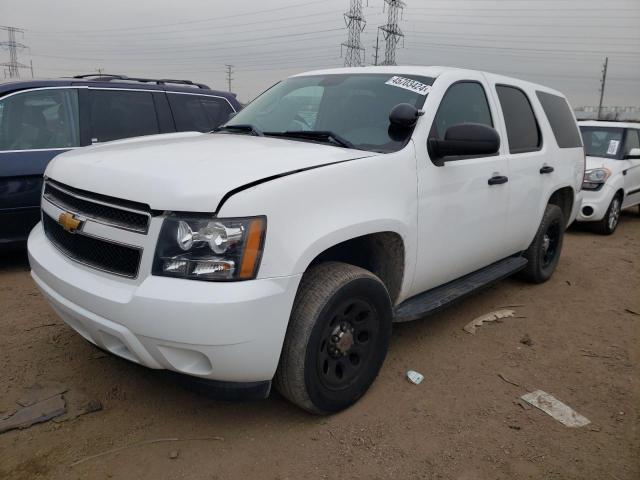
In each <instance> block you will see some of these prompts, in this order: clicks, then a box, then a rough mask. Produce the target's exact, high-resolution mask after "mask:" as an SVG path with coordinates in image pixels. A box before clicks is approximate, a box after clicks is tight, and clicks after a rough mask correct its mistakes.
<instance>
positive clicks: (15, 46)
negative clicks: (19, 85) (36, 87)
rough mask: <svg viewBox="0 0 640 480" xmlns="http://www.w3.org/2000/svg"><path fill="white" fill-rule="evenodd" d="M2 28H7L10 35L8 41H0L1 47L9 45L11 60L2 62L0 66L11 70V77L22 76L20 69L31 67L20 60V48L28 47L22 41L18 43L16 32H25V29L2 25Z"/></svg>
mask: <svg viewBox="0 0 640 480" xmlns="http://www.w3.org/2000/svg"><path fill="white" fill-rule="evenodd" d="M0 30H5V31H6V32H7V35H8V37H9V40H8V41H6V42H0V47H7V48H8V49H9V61H8V62H4V63H0V67H7V68H8V72H9V78H20V69H21V68H29V67H28V66H27V65H24V64H22V63H20V62H19V61H18V50H27V49H28V47H27V46H26V45H24V44H22V43H18V41H17V40H16V34H17V33H22V34H24V30H22V29H20V28H16V27H6V26H0ZM31 76H33V66H31Z"/></svg>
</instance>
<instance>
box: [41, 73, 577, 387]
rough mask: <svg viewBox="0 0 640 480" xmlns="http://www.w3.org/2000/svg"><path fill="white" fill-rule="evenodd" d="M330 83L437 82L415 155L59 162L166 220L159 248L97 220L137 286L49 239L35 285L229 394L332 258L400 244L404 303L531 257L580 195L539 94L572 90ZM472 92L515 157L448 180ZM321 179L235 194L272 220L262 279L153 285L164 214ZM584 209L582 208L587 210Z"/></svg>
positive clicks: (343, 152) (272, 345)
mask: <svg viewBox="0 0 640 480" xmlns="http://www.w3.org/2000/svg"><path fill="white" fill-rule="evenodd" d="M313 73H314V72H311V73H307V75H308V74H313ZM316 73H318V74H322V73H384V74H389V76H390V77H391V76H396V75H397V76H400V75H405V76H413V75H423V76H427V77H431V78H436V77H437V78H436V80H435V82H434V85H433V87H432V88H431V93H430V94H429V95H428V96H427V98H426V102H425V106H424V108H423V110H424V111H425V115H423V116H422V117H420V118H419V119H418V123H417V125H416V128H415V131H414V133H413V136H412V138H411V140H410V141H409V142H408V143H407V145H406V147H405V148H403V149H402V150H400V151H398V152H395V153H390V154H379V153H375V152H365V151H359V150H352V149H344V148H339V147H335V146H330V145H321V144H316V143H306V142H300V141H294V140H286V139H279V138H264V137H255V136H249V135H231V134H216V135H209V134H197V133H185V134H173V135H158V136H151V137H144V138H136V139H128V140H124V141H117V142H110V143H105V144H101V145H99V146H93V147H88V148H84V149H81V150H77V151H74V152H67V153H64V154H62V155H60V156H58V157H57V158H56V159H55V160H54V161H53V162H51V163H50V164H49V167H48V169H47V172H46V175H47V176H49V177H51V178H52V179H54V180H57V181H59V182H60V183H62V184H65V185H69V186H71V187H76V188H79V189H82V190H85V191H88V192H95V193H100V194H103V195H108V196H111V197H116V198H122V199H127V200H132V201H136V202H140V203H144V204H148V205H150V206H151V208H153V209H154V210H159V211H160V212H161V213H160V214H158V215H156V216H154V217H152V219H151V224H150V227H149V232H148V234H147V235H141V234H137V233H133V232H127V231H124V230H121V229H118V228H115V227H113V226H109V225H104V224H100V223H98V222H94V221H91V220H90V219H89V220H87V222H86V223H85V227H84V228H85V231H86V232H88V233H90V234H92V235H95V236H99V237H103V238H106V239H109V240H111V241H115V242H121V243H127V244H130V245H134V246H136V247H139V248H141V249H142V250H143V254H142V261H141V264H140V269H139V274H138V277H137V278H135V279H130V278H120V277H116V276H114V275H111V274H109V273H105V272H100V271H97V270H95V269H93V268H90V267H87V266H83V265H81V264H79V263H77V262H74V261H72V260H70V259H68V258H67V257H65V256H64V255H62V254H61V253H60V252H58V251H57V250H56V249H55V248H54V247H53V246H52V245H51V243H50V242H49V241H48V240H47V239H46V238H45V236H44V234H43V231H42V228H41V227H40V226H38V227H36V228H35V229H34V231H33V232H32V234H31V236H30V239H29V255H30V262H31V266H32V271H33V277H34V279H35V280H36V282H37V283H38V285H39V286H40V288H41V289H42V290H43V292H44V293H45V295H46V296H47V298H48V299H49V301H50V302H51V303H52V305H53V306H54V308H55V309H56V311H57V312H58V314H59V315H60V316H61V317H62V318H63V319H64V320H65V321H67V322H68V323H69V324H70V325H71V326H72V327H73V328H75V329H76V330H78V331H79V332H80V333H81V334H82V335H83V336H85V338H87V339H88V340H89V341H92V342H94V343H96V344H97V345H100V346H102V347H103V348H107V349H111V351H115V353H116V354H119V355H121V356H124V357H125V358H129V359H132V360H134V361H137V362H139V363H141V364H143V365H147V366H149V367H151V368H167V369H172V370H176V371H180V372H183V373H190V374H195V375H199V376H203V377H206V378H211V379H217V380H226V381H257V380H269V379H271V378H272V376H273V374H274V372H275V369H276V367H277V364H278V360H279V356H280V350H281V347H282V343H283V340H284V336H285V333H286V329H287V323H288V320H289V316H290V313H291V307H292V304H293V299H294V297H295V294H296V292H297V289H298V284H299V281H300V278H301V276H302V274H303V273H304V272H305V271H306V270H307V268H308V266H309V264H310V263H311V262H312V260H313V259H314V258H316V257H317V256H318V255H319V254H320V253H322V252H324V251H326V250H327V249H328V248H330V247H332V246H335V245H337V244H339V243H341V242H344V241H346V240H349V239H353V238H355V237H358V236H362V235H367V234H372V233H378V232H393V233H396V234H397V235H398V236H399V237H400V238H401V239H402V241H403V243H404V251H405V256H404V272H403V277H402V285H401V291H400V295H399V298H398V299H397V301H398V302H401V301H403V300H405V299H407V298H409V297H411V296H413V295H416V294H418V293H421V292H423V291H425V290H427V289H429V288H433V287H435V286H438V285H442V284H443V283H446V282H448V281H450V280H453V279H455V278H458V277H460V276H463V275H466V274H468V273H470V272H472V271H474V270H477V269H479V268H482V267H485V266H487V265H489V264H491V263H493V262H495V261H496V260H499V259H502V258H505V257H507V256H509V255H513V254H516V253H518V252H520V251H522V250H525V249H526V248H527V246H528V245H529V244H530V242H531V240H532V238H533V236H534V235H535V232H536V230H537V228H538V226H539V224H540V219H541V218H542V212H543V211H544V208H545V206H546V204H547V200H548V198H549V196H550V194H551V192H553V191H554V190H555V189H557V188H560V187H565V186H571V187H572V188H573V190H574V191H578V190H579V186H580V184H581V182H582V176H583V156H582V149H563V150H560V149H558V148H557V146H556V145H555V143H554V141H553V140H552V139H553V137H552V135H551V133H550V127H549V125H548V122H547V120H546V116H544V115H541V114H540V106H539V104H538V102H537V98H536V96H535V95H534V94H532V93H531V92H534V91H535V90H542V91H546V92H549V93H554V94H556V95H559V93H558V92H555V91H552V90H549V89H548V88H546V87H542V86H536V85H532V84H529V83H527V82H522V81H519V80H514V79H509V78H505V77H498V76H493V75H489V74H484V73H482V72H475V71H470V70H458V69H449V68H443V67H381V68H357V69H337V70H334V71H328V72H327V71H324V72H316ZM465 80H474V81H478V82H480V83H481V84H482V85H483V86H484V87H485V90H486V91H487V97H488V101H489V104H490V108H491V112H492V115H493V118H494V119H495V128H496V129H497V131H498V133H499V134H500V136H501V138H502V139H503V145H502V147H501V150H500V152H499V155H496V156H491V157H485V158H475V159H467V160H461V161H455V162H449V163H446V164H445V166H443V167H437V166H436V165H434V164H433V163H432V162H431V160H430V157H429V154H428V151H427V137H428V133H429V130H430V128H431V125H432V122H433V119H434V116H435V112H436V111H437V109H438V107H439V105H440V102H441V100H442V97H443V95H444V92H445V91H446V90H447V88H448V87H449V86H451V85H452V84H453V83H455V82H458V81H465ZM496 83H507V84H510V85H514V86H517V87H519V88H522V89H525V90H526V91H527V92H528V94H529V97H530V100H531V102H532V104H533V105H534V108H535V110H536V113H537V115H538V122H539V123H540V127H541V130H542V132H543V135H544V137H545V147H544V148H543V150H542V151H541V153H539V154H538V155H537V156H536V155H532V156H531V157H528V158H524V157H516V156H511V155H509V154H508V153H507V152H508V148H507V145H506V138H507V136H506V132H505V126H504V121H503V120H502V116H501V111H500V107H499V104H498V102H497V98H496V95H495V91H494V90H495V85H496ZM414 87H415V85H414ZM416 88H417V87H416ZM349 160H352V161H349ZM329 164H331V165H329ZM525 164H526V166H523V165H525ZM544 164H547V165H551V166H554V168H555V171H554V174H553V175H545V176H541V175H540V174H539V172H538V170H539V168H540V167H541V166H542V165H544ZM312 167H322V168H312ZM307 168H311V169H309V170H306V171H303V172H299V173H296V174H293V175H287V176H282V177H279V178H277V179H274V180H272V181H267V182H264V183H260V184H258V185H255V186H253V187H251V188H248V189H245V190H242V191H240V192H238V193H236V194H234V195H232V196H230V197H228V199H227V200H226V201H225V203H224V205H223V206H222V208H221V209H220V211H219V212H218V215H219V216H220V217H245V216H253V215H265V216H266V217H267V233H266V237H265V248H264V252H263V255H262V261H261V265H260V269H259V271H258V278H257V279H256V280H253V281H244V282H229V283H222V282H201V281H195V280H180V279H175V278H165V277H157V276H152V275H151V268H152V262H153V259H154V253H155V248H156V241H157V238H158V235H159V232H160V228H161V226H162V223H163V220H164V216H163V215H164V214H163V213H162V211H182V212H199V213H209V214H213V213H214V212H215V210H216V209H217V208H218V205H219V204H220V201H221V200H222V199H223V198H224V197H225V195H226V194H228V193H229V192H231V191H233V190H234V189H237V188H238V187H241V186H243V185H246V184H248V183H251V182H255V181H258V180H262V179H265V178H267V177H272V176H274V177H277V176H279V175H281V174H284V173H287V172H291V171H296V170H301V169H307ZM497 174H500V175H505V176H508V177H509V182H508V183H506V184H503V185H496V186H489V185H488V183H487V182H488V180H489V178H490V177H492V176H494V175H497ZM574 203H575V204H576V205H575V206H574V211H575V210H577V208H578V207H579V203H580V202H579V197H577V199H576V202H574ZM58 213H59V212H58V210H56V209H55V208H54V207H51V206H45V214H52V215H53V216H54V218H56V217H55V215H56V214H58ZM114 339H117V340H118V341H119V342H120V343H117V342H116V341H115V340H114ZM116 344H117V345H118V347H117V348H116V347H115V346H114V345H116ZM123 346H126V348H124V347H123Z"/></svg>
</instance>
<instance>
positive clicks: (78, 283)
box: [28, 224, 301, 382]
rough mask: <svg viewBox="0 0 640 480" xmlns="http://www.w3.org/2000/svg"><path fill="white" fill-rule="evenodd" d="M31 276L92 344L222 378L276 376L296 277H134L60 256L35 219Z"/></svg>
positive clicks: (158, 365) (30, 246)
mask: <svg viewBox="0 0 640 480" xmlns="http://www.w3.org/2000/svg"><path fill="white" fill-rule="evenodd" d="M28 250H29V262H30V264H31V275H32V277H33V279H34V280H35V282H36V284H37V285H38V287H39V288H40V290H42V292H43V294H44V295H45V297H46V298H47V299H48V300H49V302H50V303H51V306H52V307H53V309H54V310H55V311H56V313H57V314H58V315H59V316H60V317H61V318H62V319H63V320H64V321H65V322H66V323H67V324H68V325H69V326H71V327H72V328H73V329H74V330H76V331H77V332H78V333H79V334H80V335H82V336H83V337H84V338H85V339H87V340H88V341H90V342H91V343H93V344H95V345H97V346H99V347H101V348H103V349H105V350H107V351H109V352H111V353H113V354H115V355H118V356H120V357H123V358H126V359H128V360H131V361H132V362H136V363H139V364H141V365H144V366H146V367H149V368H155V369H168V370H172V371H175V372H179V373H183V374H187V375H192V376H196V377H201V378H205V379H210V380H218V381H224V382H262V381H265V380H271V378H272V377H273V375H274V374H275V371H276V368H277V365H278V360H279V357H280V351H281V348H282V343H283V341H284V336H285V333H286V329H287V323H288V321H289V315H290V312H291V308H292V305H293V300H294V297H295V294H296V291H297V288H298V283H299V281H300V277H301V275H295V276H290V277H279V278H268V279H260V280H252V281H246V282H228V283H222V282H220V283H214V282H200V281H195V280H182V279H175V278H164V277H155V276H148V277H146V278H144V279H142V280H141V281H140V282H137V283H132V282H128V281H126V280H123V279H119V278H118V277H115V276H110V275H108V274H103V273H100V272H97V271H95V270H92V269H91V268H90V267H86V266H83V265H80V264H78V263H76V262H74V261H73V260H70V259H69V258H67V257H66V256H64V255H63V254H61V253H60V252H59V251H58V250H57V249H56V248H55V247H54V246H53V245H52V244H51V243H50V242H49V240H48V239H47V238H46V236H45V234H44V231H43V229H42V225H41V224H38V225H37V226H36V227H35V228H34V229H33V231H32V232H31V235H30V236H29V241H28Z"/></svg>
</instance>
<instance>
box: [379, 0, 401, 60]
mask: <svg viewBox="0 0 640 480" xmlns="http://www.w3.org/2000/svg"><path fill="white" fill-rule="evenodd" d="M384 3H385V7H386V8H387V24H386V25H382V26H381V27H378V28H379V29H380V30H381V31H382V34H383V36H384V40H385V42H386V47H385V50H384V61H383V62H382V65H395V64H396V48H397V47H398V43H399V42H400V39H404V33H402V30H400V27H399V26H398V15H399V13H400V12H401V11H402V9H403V8H404V6H405V3H404V1H402V0H384Z"/></svg>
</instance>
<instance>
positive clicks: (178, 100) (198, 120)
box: [167, 92, 213, 132]
mask: <svg viewBox="0 0 640 480" xmlns="http://www.w3.org/2000/svg"><path fill="white" fill-rule="evenodd" d="M167 98H169V105H170V106H171V112H172V113H173V119H174V121H175V122H176V131H178V132H209V131H211V130H213V128H212V127H211V123H210V122H209V117H208V116H207V112H206V111H205V109H204V106H203V104H202V102H201V101H200V97H199V96H197V95H189V94H181V93H170V92H167Z"/></svg>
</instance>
